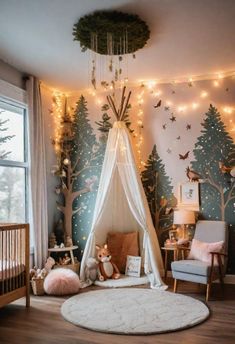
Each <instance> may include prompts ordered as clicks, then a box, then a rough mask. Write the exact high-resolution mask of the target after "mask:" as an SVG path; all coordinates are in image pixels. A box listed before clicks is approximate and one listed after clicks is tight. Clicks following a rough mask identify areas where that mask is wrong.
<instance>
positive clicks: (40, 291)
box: [31, 278, 45, 296]
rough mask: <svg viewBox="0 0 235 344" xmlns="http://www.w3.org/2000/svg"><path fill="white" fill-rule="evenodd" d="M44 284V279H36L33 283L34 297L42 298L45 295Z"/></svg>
mask: <svg viewBox="0 0 235 344" xmlns="http://www.w3.org/2000/svg"><path fill="white" fill-rule="evenodd" d="M43 284H44V279H42V278H36V279H33V280H32V281H31V286H32V290H33V294H34V295H38V296H40V295H44V294H45V292H44V287H43Z"/></svg>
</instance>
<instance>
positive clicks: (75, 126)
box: [54, 96, 102, 254]
mask: <svg viewBox="0 0 235 344" xmlns="http://www.w3.org/2000/svg"><path fill="white" fill-rule="evenodd" d="M61 126H62V128H63V133H62V137H61V140H60V142H59V145H60V149H59V152H60V155H59V158H58V160H59V161H58V165H59V166H58V167H57V170H56V171H54V174H55V175H56V176H58V177H59V178H60V184H59V185H58V186H57V187H56V190H55V191H56V193H57V194H58V198H59V199H58V202H57V209H58V210H59V211H60V212H61V213H62V214H63V222H64V229H65V236H69V237H72V238H73V242H74V243H75V244H78V246H79V254H81V253H82V252H83V249H84V246H85V243H86V239H87V235H88V233H89V231H90V225H91V220H92V214H93V208H94V204H95V198H96V181H97V180H98V178H99V174H100V169H101V162H102V155H101V153H100V152H99V144H98V143H97V141H96V137H95V135H94V134H93V130H92V127H91V125H90V122H89V119H88V109H87V102H86V100H85V98H84V97H83V96H81V97H80V98H79V100H78V102H77V104H76V108H75V110H74V114H73V116H72V118H71V116H69V115H68V113H67V109H66V106H65V111H64V114H63V116H62V119H61Z"/></svg>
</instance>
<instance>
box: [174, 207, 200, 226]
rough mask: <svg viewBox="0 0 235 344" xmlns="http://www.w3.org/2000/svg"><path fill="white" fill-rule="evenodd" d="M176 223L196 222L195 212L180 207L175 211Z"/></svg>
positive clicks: (187, 223)
mask: <svg viewBox="0 0 235 344" xmlns="http://www.w3.org/2000/svg"><path fill="white" fill-rule="evenodd" d="M173 223H174V224H175V225H190V224H194V223H195V213H194V211H192V210H184V209H179V210H175V211H174V218H173Z"/></svg>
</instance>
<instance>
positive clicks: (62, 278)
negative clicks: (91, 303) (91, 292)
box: [44, 268, 80, 295]
mask: <svg viewBox="0 0 235 344" xmlns="http://www.w3.org/2000/svg"><path fill="white" fill-rule="evenodd" d="M79 287H80V281H79V277H78V275H77V274H76V273H75V272H73V271H72V270H70V269H63V268H58V269H54V270H51V271H50V272H49V274H48V275H47V276H46V278H45V281H44V290H45V292H46V293H47V294H49V295H69V294H76V293H77V292H78V291H79Z"/></svg>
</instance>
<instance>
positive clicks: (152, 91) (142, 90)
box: [52, 71, 235, 170]
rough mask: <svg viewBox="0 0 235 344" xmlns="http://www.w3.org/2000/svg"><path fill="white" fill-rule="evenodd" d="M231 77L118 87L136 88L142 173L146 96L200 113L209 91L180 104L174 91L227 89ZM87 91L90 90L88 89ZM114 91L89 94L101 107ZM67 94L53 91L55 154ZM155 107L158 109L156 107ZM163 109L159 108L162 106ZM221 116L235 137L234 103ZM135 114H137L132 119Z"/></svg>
mask: <svg viewBox="0 0 235 344" xmlns="http://www.w3.org/2000/svg"><path fill="white" fill-rule="evenodd" d="M229 77H230V78H232V79H234V81H235V71H234V72H229V73H224V74H222V73H216V74H214V75H210V76H204V77H203V76H200V78H199V77H190V78H188V79H186V78H184V79H178V80H166V81H157V80H140V81H139V82H137V83H133V84H132V83H130V82H128V79H127V78H126V79H125V80H123V81H122V82H120V85H119V88H120V87H122V86H123V85H124V84H125V85H127V86H129V87H131V88H132V89H133V91H134V92H133V93H134V97H132V101H131V105H132V116H131V119H132V123H133V125H134V126H135V131H134V133H133V136H134V139H135V147H136V155H137V163H138V168H139V169H140V170H141V169H142V168H143V167H144V165H145V162H144V161H143V157H142V150H143V149H142V148H143V144H144V137H143V130H144V124H143V123H144V103H145V102H146V97H149V96H150V97H152V98H153V99H154V101H158V103H159V101H161V106H162V107H164V108H165V109H166V108H167V107H170V108H171V110H172V109H174V112H175V113H176V114H182V115H184V114H185V115H186V114H187V112H189V111H194V110H197V109H198V108H199V107H200V106H201V105H202V103H203V101H204V100H206V99H209V98H210V91H209V88H208V89H202V90H201V89H200V90H197V91H196V93H197V92H198V93H197V94H196V95H194V98H193V101H190V102H187V103H179V102H178V101H177V97H175V98H176V99H174V97H173V96H174V92H175V91H174V90H177V86H178V85H182V83H186V86H187V87H191V88H193V87H194V86H195V85H196V82H197V81H202V80H203V81H204V80H208V81H209V83H208V85H210V87H211V86H212V87H213V88H216V89H217V88H220V87H222V86H224V84H223V81H224V79H225V78H229ZM167 84H169V85H171V88H172V89H173V91H172V96H171V97H169V95H168V97H166V98H165V97H164V94H163V90H162V88H163V87H162V86H164V85H167ZM225 90H226V91H228V92H229V89H228V88H226V89H225ZM86 91H87V90H86ZM112 91H113V88H112V85H110V89H109V90H107V88H106V89H102V88H101V89H99V90H91V89H89V90H88V94H90V95H92V96H93V97H94V98H95V104H96V105H97V106H99V107H101V106H102V105H104V104H105V103H106V97H105V96H104V95H105V94H106V93H107V92H112ZM65 98H66V95H65V94H64V93H61V92H59V91H54V92H53V102H52V114H53V118H54V123H55V131H54V147H55V151H56V154H59V150H60V142H61V138H62V132H63V124H62V116H63V111H64V102H65ZM157 106H158V105H156V106H155V107H157ZM159 107H160V105H159ZM219 110H220V112H221V114H223V115H224V116H226V119H227V123H229V126H228V128H227V129H228V132H229V133H230V134H231V136H234V135H235V134H234V133H235V105H233V106H231V104H227V105H224V106H222V107H221V108H220V109H219ZM133 114H136V115H135V117H133Z"/></svg>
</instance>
